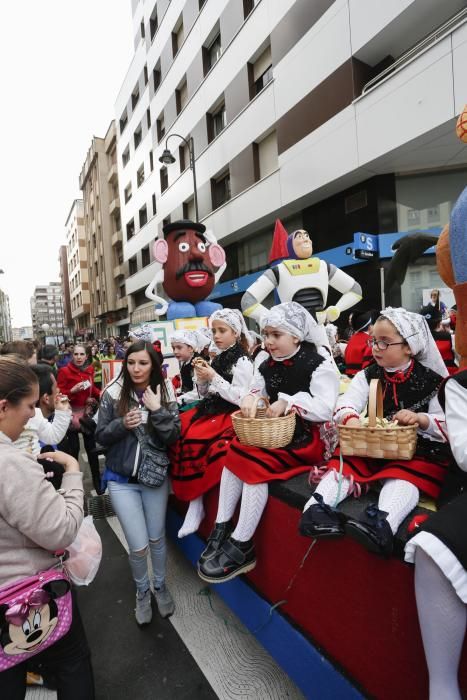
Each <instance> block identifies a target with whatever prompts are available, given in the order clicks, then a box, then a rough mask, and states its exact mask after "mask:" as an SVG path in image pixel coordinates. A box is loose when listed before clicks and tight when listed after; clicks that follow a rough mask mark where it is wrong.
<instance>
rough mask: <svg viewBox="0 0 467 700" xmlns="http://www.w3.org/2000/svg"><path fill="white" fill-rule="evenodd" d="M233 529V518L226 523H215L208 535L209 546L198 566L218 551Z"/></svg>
mask: <svg viewBox="0 0 467 700" xmlns="http://www.w3.org/2000/svg"><path fill="white" fill-rule="evenodd" d="M232 530H233V525H232V521H231V520H227V521H226V522H225V523H215V524H214V529H213V530H212V532H211V534H210V535H209V537H208V544H207V547H206V548H205V550H204V551H203V552H202V553H201V556H200V558H199V560H198V568H199V567H200V566H202V565H203V564H204V563H205V562H207V561H208V560H209V559H212V558H213V556H215V555H216V554H217V553H218V551H219V550H220V548H221V547H222V545H223V544H224V542H225V541H226V540H227V539H228V538H229V537H230V535H231V533H232Z"/></svg>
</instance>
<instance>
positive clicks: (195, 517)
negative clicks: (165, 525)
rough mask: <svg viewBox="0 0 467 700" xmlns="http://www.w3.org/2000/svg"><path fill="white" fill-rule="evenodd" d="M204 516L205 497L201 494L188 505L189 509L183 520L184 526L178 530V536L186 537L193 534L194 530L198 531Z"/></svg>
mask: <svg viewBox="0 0 467 700" xmlns="http://www.w3.org/2000/svg"><path fill="white" fill-rule="evenodd" d="M203 518H204V506H203V497H202V496H199V497H198V498H195V499H194V500H193V501H190V505H189V506H188V510H187V513H186V515H185V520H184V521H183V525H182V527H181V528H180V530H179V531H178V537H179V538H181V537H186V536H187V535H191V534H192V533H193V532H196V530H197V529H198V528H199V526H200V524H201V521H202V519H203Z"/></svg>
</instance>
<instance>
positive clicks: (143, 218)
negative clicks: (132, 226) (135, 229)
mask: <svg viewBox="0 0 467 700" xmlns="http://www.w3.org/2000/svg"><path fill="white" fill-rule="evenodd" d="M138 215H139V227H140V228H143V226H145V224H147V223H148V209H147V207H146V205H144V207H141V209H140V210H139V212H138Z"/></svg>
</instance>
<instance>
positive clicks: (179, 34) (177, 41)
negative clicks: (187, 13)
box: [172, 16, 185, 58]
mask: <svg viewBox="0 0 467 700" xmlns="http://www.w3.org/2000/svg"><path fill="white" fill-rule="evenodd" d="M184 38H185V35H184V33H183V19H182V16H180V17H179V20H178V22H177V24H176V25H175V27H174V30H173V32H172V56H173V57H174V58H175V56H176V55H177V53H178V51H179V49H180V47H181V45H182V44H183V39H184Z"/></svg>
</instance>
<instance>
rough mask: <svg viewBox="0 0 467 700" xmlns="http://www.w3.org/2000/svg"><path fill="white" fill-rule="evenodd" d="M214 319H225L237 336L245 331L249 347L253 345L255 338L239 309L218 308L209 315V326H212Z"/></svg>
mask: <svg viewBox="0 0 467 700" xmlns="http://www.w3.org/2000/svg"><path fill="white" fill-rule="evenodd" d="M213 321H223V322H224V323H226V324H227V325H228V326H230V328H231V329H232V330H233V331H234V333H235V335H236V336H237V338H240V336H241V334H242V333H243V334H244V336H245V338H246V340H247V343H248V345H249V347H251V346H252V345H253V339H252V337H251V335H250V331H249V330H248V327H247V325H246V323H245V319H244V318H243V314H242V312H241V311H239V310H238V309H218V310H217V311H214V313H213V314H211V316H210V317H209V327H210V328H212V322H213Z"/></svg>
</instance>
